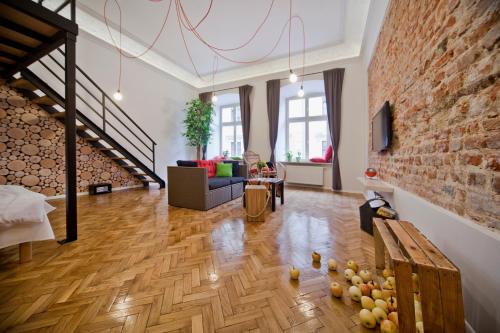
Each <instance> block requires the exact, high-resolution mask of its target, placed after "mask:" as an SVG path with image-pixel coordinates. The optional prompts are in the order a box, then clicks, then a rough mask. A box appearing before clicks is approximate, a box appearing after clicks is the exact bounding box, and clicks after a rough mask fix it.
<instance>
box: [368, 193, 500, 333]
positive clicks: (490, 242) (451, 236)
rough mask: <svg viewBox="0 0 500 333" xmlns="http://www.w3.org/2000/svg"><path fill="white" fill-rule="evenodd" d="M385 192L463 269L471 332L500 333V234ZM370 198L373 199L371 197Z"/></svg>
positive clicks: (401, 214)
mask: <svg viewBox="0 0 500 333" xmlns="http://www.w3.org/2000/svg"><path fill="white" fill-rule="evenodd" d="M390 185H391V186H393V187H394V193H382V194H383V195H384V197H385V199H387V200H388V201H389V202H390V203H391V206H393V207H394V208H395V209H396V210H397V211H398V214H399V218H400V219H401V220H406V221H410V222H412V223H413V224H414V225H415V226H416V227H417V228H418V229H419V230H420V231H421V232H422V233H423V234H424V235H425V236H426V237H427V238H429V240H431V241H432V242H433V243H434V244H435V245H436V246H437V247H438V248H439V249H440V250H441V251H442V252H443V253H444V254H445V255H446V256H447V257H448V258H450V260H451V261H452V262H453V263H454V264H455V265H456V266H457V267H458V268H459V269H460V272H461V277H462V292H463V298H464V308H465V318H466V330H467V332H476V331H477V332H500V307H499V306H498V298H499V296H500V284H499V283H498V277H500V261H499V259H498V255H499V253H500V233H499V232H498V231H495V230H491V229H489V228H487V227H483V226H481V225H479V224H477V223H475V222H474V221H471V220H469V219H467V218H464V217H463V216H459V215H457V214H455V213H453V212H451V211H448V210H446V209H444V208H442V207H439V206H437V205H434V204H433V203H431V202H429V201H426V200H424V199H423V198H421V197H419V196H417V195H415V194H413V193H410V192H408V191H405V190H403V189H401V188H399V187H397V186H394V185H392V184H390ZM368 197H369V196H368Z"/></svg>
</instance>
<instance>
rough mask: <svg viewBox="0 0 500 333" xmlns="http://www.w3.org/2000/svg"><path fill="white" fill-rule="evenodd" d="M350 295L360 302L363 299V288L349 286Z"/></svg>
mask: <svg viewBox="0 0 500 333" xmlns="http://www.w3.org/2000/svg"><path fill="white" fill-rule="evenodd" d="M349 295H351V299H352V300H353V301H356V302H359V301H360V300H361V290H359V288H358V287H356V286H351V287H350V288H349Z"/></svg>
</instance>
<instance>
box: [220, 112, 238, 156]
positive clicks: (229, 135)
mask: <svg viewBox="0 0 500 333" xmlns="http://www.w3.org/2000/svg"><path fill="white" fill-rule="evenodd" d="M220 110H221V112H220V117H221V121H220V123H221V127H220V128H221V132H220V133H221V135H220V140H221V144H220V147H221V151H220V153H221V155H223V154H224V152H225V151H227V152H228V153H229V156H242V155H243V130H242V127H241V112H240V106H239V104H233V105H225V106H221V108H220Z"/></svg>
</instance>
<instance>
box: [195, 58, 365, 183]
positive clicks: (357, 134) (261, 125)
mask: <svg viewBox="0 0 500 333" xmlns="http://www.w3.org/2000/svg"><path fill="white" fill-rule="evenodd" d="M337 67H343V68H345V69H346V72H345V76H344V85H343V93H342V128H341V139H340V148H339V159H340V172H341V176H342V185H343V190H344V191H348V192H360V191H361V190H362V189H361V186H360V184H359V183H358V182H357V181H356V177H359V176H360V175H361V174H362V173H363V170H364V169H365V167H366V162H365V159H364V156H366V155H367V151H366V144H365V142H366V135H367V133H366V128H367V125H366V121H367V119H366V114H367V111H366V103H365V99H364V96H365V95H366V78H365V71H364V70H363V66H362V62H361V59H360V58H355V59H348V60H343V61H337V62H332V63H328V64H324V65H321V66H314V67H310V68H307V69H306V73H314V72H318V71H323V70H326V69H331V68H337ZM286 77H288V73H286V72H283V73H281V74H274V75H272V76H271V75H270V76H263V77H257V78H253V79H249V80H243V81H238V82H233V83H231V84H227V85H220V86H216V87H215V89H216V90H217V89H223V88H229V87H236V86H240V85H244V84H249V85H251V86H253V91H252V94H251V96H250V105H251V110H252V115H251V124H250V140H249V149H250V150H252V151H255V152H256V153H258V154H260V156H261V158H262V159H269V157H270V155H271V148H270V145H269V124H268V119H267V98H266V81H267V80H271V79H276V78H286ZM311 78H312V79H318V78H321V75H319V76H313V77H311ZM282 84H283V85H287V84H289V82H288V80H283V81H282ZM299 87H300V84H299V83H297V90H298V89H299ZM203 91H209V89H206V90H203ZM306 93H307V91H306Z"/></svg>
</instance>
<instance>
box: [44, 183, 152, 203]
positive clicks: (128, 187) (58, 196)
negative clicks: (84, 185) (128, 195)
mask: <svg viewBox="0 0 500 333" xmlns="http://www.w3.org/2000/svg"><path fill="white" fill-rule="evenodd" d="M138 187H144V186H143V185H132V186H122V187H114V188H111V192H118V191H123V190H129V189H131V188H138ZM88 194H89V192H78V193H77V194H76V195H77V196H78V197H79V196H82V195H88ZM64 198H66V195H65V194H59V195H53V196H51V197H47V199H46V200H57V199H64Z"/></svg>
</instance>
